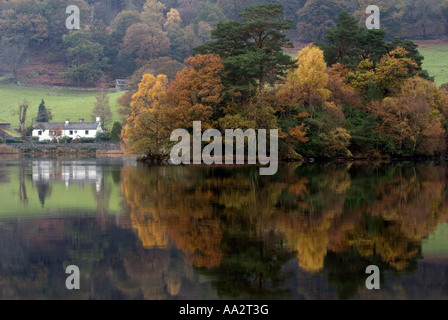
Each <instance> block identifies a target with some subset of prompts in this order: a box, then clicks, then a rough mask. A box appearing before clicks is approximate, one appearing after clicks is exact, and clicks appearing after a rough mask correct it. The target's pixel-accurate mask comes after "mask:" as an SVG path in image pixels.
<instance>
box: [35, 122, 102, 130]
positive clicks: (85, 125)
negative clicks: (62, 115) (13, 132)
mask: <svg viewBox="0 0 448 320" xmlns="http://www.w3.org/2000/svg"><path fill="white" fill-rule="evenodd" d="M98 125H99V123H97V122H69V123H68V124H66V123H65V122H36V123H35V124H34V129H44V130H50V129H51V128H56V127H60V128H61V129H62V130H96V129H98Z"/></svg>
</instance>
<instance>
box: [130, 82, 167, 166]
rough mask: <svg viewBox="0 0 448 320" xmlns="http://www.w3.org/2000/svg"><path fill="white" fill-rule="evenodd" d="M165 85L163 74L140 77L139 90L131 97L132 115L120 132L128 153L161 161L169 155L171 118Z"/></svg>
mask: <svg viewBox="0 0 448 320" xmlns="http://www.w3.org/2000/svg"><path fill="white" fill-rule="evenodd" d="M167 86H168V79H167V77H166V76H165V75H158V76H157V78H156V77H154V76H153V75H151V74H145V75H144V76H143V79H142V82H141V83H140V85H139V90H138V91H137V92H136V93H135V94H134V95H133V96H132V102H131V103H130V108H131V113H130V116H129V118H128V120H127V124H126V125H125V127H124V130H123V131H122V139H123V142H124V144H123V145H122V147H123V149H124V151H125V152H126V153H127V154H143V155H145V156H146V157H149V158H164V157H166V156H167V155H168V154H169V152H170V150H169V148H168V146H169V145H170V142H169V137H170V135H171V132H172V130H173V123H172V121H173V115H172V114H170V113H169V111H170V109H169V107H168V105H167V102H166V100H167V95H166V88H167Z"/></svg>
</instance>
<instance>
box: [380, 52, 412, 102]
mask: <svg viewBox="0 0 448 320" xmlns="http://www.w3.org/2000/svg"><path fill="white" fill-rule="evenodd" d="M408 53H409V52H408V51H407V50H406V49H404V48H401V47H398V48H397V49H395V50H392V51H391V52H389V53H388V54H386V55H384V56H383V57H382V58H381V60H380V62H379V63H378V65H377V67H376V70H375V77H374V81H375V84H376V85H377V87H378V88H379V89H380V90H381V92H383V93H384V94H385V95H388V93H389V92H394V90H399V89H400V88H401V86H402V85H403V83H404V80H405V79H407V78H409V76H413V75H416V74H417V73H418V65H417V63H416V62H415V61H414V60H412V59H411V58H408V57H407V54H408Z"/></svg>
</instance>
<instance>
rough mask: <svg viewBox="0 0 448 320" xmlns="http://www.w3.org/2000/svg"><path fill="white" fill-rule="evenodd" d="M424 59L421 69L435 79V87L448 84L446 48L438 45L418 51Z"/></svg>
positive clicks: (447, 49) (447, 50)
mask: <svg viewBox="0 0 448 320" xmlns="http://www.w3.org/2000/svg"><path fill="white" fill-rule="evenodd" d="M419 51H420V53H421V54H422V55H423V56H424V57H425V60H423V69H425V70H428V72H429V74H430V75H431V76H433V77H435V79H434V80H435V82H436V84H437V86H440V85H442V84H444V83H447V82H448V46H446V45H440V46H437V47H434V48H422V49H419Z"/></svg>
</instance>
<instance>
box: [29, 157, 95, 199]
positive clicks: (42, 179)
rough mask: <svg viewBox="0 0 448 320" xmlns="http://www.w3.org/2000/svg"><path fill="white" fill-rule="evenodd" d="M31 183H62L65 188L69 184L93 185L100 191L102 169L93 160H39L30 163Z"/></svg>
mask: <svg viewBox="0 0 448 320" xmlns="http://www.w3.org/2000/svg"><path fill="white" fill-rule="evenodd" d="M32 175H33V181H34V182H36V183H41V184H48V183H49V182H51V183H55V182H63V183H64V184H65V186H66V188H68V187H69V185H70V184H74V183H76V184H82V185H84V184H95V186H96V191H97V192H99V191H100V190H101V180H102V178H103V177H102V175H103V172H102V169H101V168H100V167H98V166H97V163H96V161H95V160H89V161H86V160H83V161H81V160H71V161H60V160H56V159H39V160H33V161H32Z"/></svg>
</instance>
